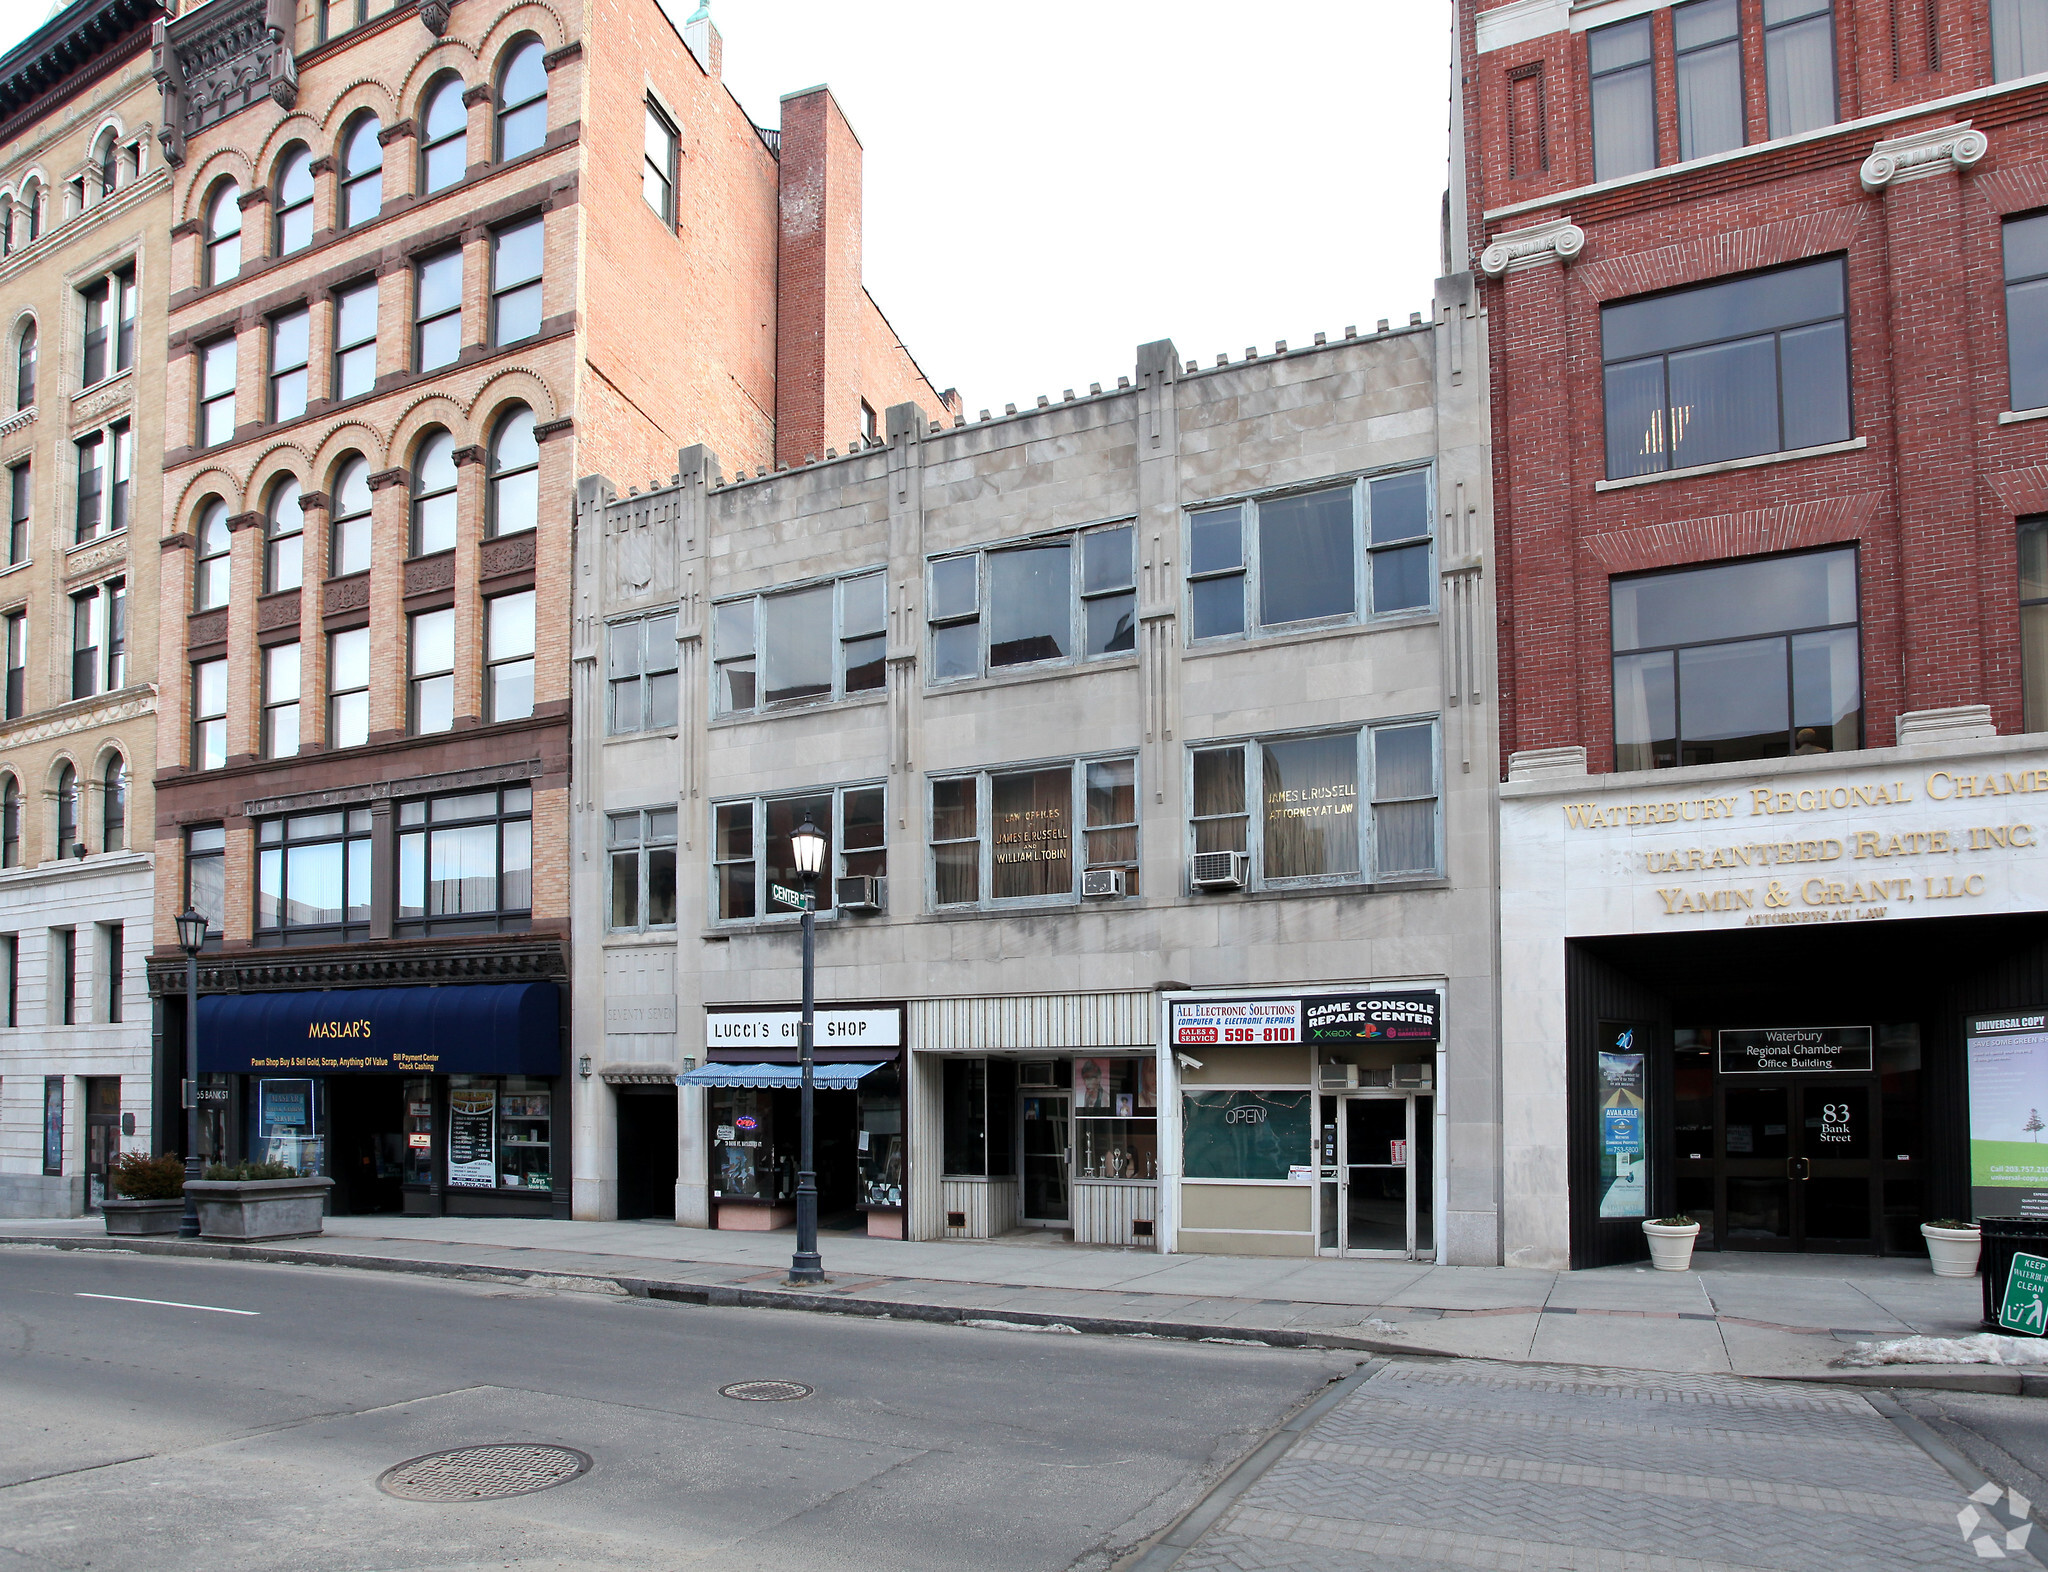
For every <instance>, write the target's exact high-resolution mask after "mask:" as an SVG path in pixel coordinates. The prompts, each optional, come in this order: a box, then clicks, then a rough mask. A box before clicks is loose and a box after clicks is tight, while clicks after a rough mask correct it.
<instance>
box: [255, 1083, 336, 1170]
mask: <svg viewBox="0 0 2048 1572" xmlns="http://www.w3.org/2000/svg"><path fill="white" fill-rule="evenodd" d="M322 1090H323V1088H322V1087H321V1084H320V1083H319V1082H318V1081H317V1080H311V1079H302V1080H279V1081H270V1080H264V1081H258V1082H257V1083H256V1131H255V1139H254V1140H253V1141H252V1142H250V1147H251V1150H250V1154H249V1155H250V1157H251V1159H252V1160H254V1161H256V1162H259V1163H283V1164H284V1165H285V1166H286V1167H287V1168H295V1169H297V1170H298V1171H299V1172H300V1173H302V1174H317V1173H323V1172H325V1171H326V1168H327V1139H326V1137H327V1109H326V1107H325V1102H326V1099H325V1098H324V1097H323V1096H322V1095H321V1093H322Z"/></svg>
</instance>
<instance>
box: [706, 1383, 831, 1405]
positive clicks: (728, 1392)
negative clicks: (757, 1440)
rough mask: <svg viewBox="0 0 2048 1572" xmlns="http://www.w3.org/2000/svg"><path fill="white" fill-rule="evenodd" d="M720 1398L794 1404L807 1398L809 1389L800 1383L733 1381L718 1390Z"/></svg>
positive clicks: (809, 1392) (745, 1401) (744, 1401)
mask: <svg viewBox="0 0 2048 1572" xmlns="http://www.w3.org/2000/svg"><path fill="white" fill-rule="evenodd" d="M718 1395H719V1396H720V1397H734V1398H738V1399H739V1400H740V1401H741V1402H742V1403H794V1402H795V1401H796V1400H797V1399H798V1398H800V1397H809V1396H810V1395H811V1389H810V1388H809V1387H807V1386H805V1385H804V1384H803V1382H801V1381H735V1382H733V1384H732V1385H731V1386H722V1387H720V1388H719V1389H718Z"/></svg>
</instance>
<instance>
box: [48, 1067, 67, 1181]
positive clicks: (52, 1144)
mask: <svg viewBox="0 0 2048 1572" xmlns="http://www.w3.org/2000/svg"><path fill="white" fill-rule="evenodd" d="M43 1172H44V1173H46V1174H51V1175H56V1174H61V1173H63V1172H64V1077H63V1076H61V1075H46V1076H44V1077H43Z"/></svg>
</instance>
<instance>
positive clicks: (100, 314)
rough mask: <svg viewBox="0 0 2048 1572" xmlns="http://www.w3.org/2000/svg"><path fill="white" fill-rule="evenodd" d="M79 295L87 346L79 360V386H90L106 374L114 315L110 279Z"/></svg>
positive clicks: (103, 280) (81, 291)
mask: <svg viewBox="0 0 2048 1572" xmlns="http://www.w3.org/2000/svg"><path fill="white" fill-rule="evenodd" d="M78 294H79V300H80V301H81V303H82V304H83V305H84V307H85V349H84V354H83V355H82V356H81V357H80V361H79V374H78V385H79V386H80V387H83V388H89V387H91V386H92V385H93V384H94V383H95V382H99V381H102V380H103V379H104V378H105V377H106V375H107V332H108V328H109V327H110V326H111V322H110V318H111V315H112V313H111V312H110V311H109V310H108V306H109V304H110V299H109V296H110V294H111V289H110V284H109V281H108V280H107V279H104V278H103V279H101V280H100V281H99V282H98V283H97V284H94V285H93V286H92V287H91V288H89V289H82V290H80V291H79V292H78Z"/></svg>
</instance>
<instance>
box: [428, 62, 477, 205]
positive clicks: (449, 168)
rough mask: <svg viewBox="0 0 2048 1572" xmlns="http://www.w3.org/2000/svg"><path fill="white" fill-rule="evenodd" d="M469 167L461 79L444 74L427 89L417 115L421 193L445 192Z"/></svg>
mask: <svg viewBox="0 0 2048 1572" xmlns="http://www.w3.org/2000/svg"><path fill="white" fill-rule="evenodd" d="M468 167H469V109H468V107H467V106H466V105H465V104H464V103H463V102H462V78H461V77H459V76H444V77H443V78H441V80H440V81H439V82H437V83H435V84H434V86H433V87H431V88H429V89H428V90H427V102H426V108H425V110H424V111H423V112H422V113H421V115H420V192H421V194H422V195H426V194H429V193H432V192H435V191H445V190H446V189H447V188H448V187H450V186H452V185H454V184H455V182H456V181H458V180H460V179H461V178H462V172H463V171H464V170H465V169H467V168H468Z"/></svg>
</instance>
